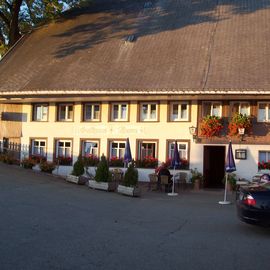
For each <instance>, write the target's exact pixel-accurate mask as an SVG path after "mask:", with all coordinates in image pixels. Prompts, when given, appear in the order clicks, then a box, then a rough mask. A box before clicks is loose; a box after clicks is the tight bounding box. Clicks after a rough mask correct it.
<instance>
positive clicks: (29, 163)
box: [21, 157, 37, 169]
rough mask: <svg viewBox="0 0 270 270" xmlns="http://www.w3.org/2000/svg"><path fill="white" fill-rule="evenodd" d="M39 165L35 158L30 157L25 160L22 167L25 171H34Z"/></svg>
mask: <svg viewBox="0 0 270 270" xmlns="http://www.w3.org/2000/svg"><path fill="white" fill-rule="evenodd" d="M36 164H37V162H36V160H34V159H33V158H31V157H29V158H24V159H23V160H22V161H21V165H22V167H23V168H25V169H32V168H33V167H34V166H35V165H36Z"/></svg>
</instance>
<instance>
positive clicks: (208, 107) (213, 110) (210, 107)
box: [202, 101, 221, 117]
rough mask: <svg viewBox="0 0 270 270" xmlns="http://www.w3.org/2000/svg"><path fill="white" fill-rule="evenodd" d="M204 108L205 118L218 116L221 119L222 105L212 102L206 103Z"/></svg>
mask: <svg viewBox="0 0 270 270" xmlns="http://www.w3.org/2000/svg"><path fill="white" fill-rule="evenodd" d="M202 108H203V112H202V114H203V117H205V116H207V115H211V116H218V117H221V103H220V102H212V101H205V102H203V103H202Z"/></svg>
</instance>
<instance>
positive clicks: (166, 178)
mask: <svg viewBox="0 0 270 270" xmlns="http://www.w3.org/2000/svg"><path fill="white" fill-rule="evenodd" d="M162 186H164V187H165V192H167V191H166V189H167V190H168V189H169V186H171V183H169V176H167V175H161V176H160V189H161V191H162ZM168 192H169V191H168Z"/></svg>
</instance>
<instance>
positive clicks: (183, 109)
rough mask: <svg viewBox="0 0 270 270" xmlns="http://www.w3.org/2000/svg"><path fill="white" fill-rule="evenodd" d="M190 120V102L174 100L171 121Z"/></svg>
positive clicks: (171, 106) (171, 108) (171, 107)
mask: <svg viewBox="0 0 270 270" xmlns="http://www.w3.org/2000/svg"><path fill="white" fill-rule="evenodd" d="M187 120H188V103H187V102H180V103H179V102H178V103H176V102H173V103H171V105H170V121H187Z"/></svg>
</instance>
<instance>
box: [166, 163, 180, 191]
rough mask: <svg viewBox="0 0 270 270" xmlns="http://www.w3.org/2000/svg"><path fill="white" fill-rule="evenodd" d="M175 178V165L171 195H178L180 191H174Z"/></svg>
mask: <svg viewBox="0 0 270 270" xmlns="http://www.w3.org/2000/svg"><path fill="white" fill-rule="evenodd" d="M174 178H175V165H174V167H173V184H172V192H171V193H168V195H169V196H176V195H178V193H175V192H174Z"/></svg>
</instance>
